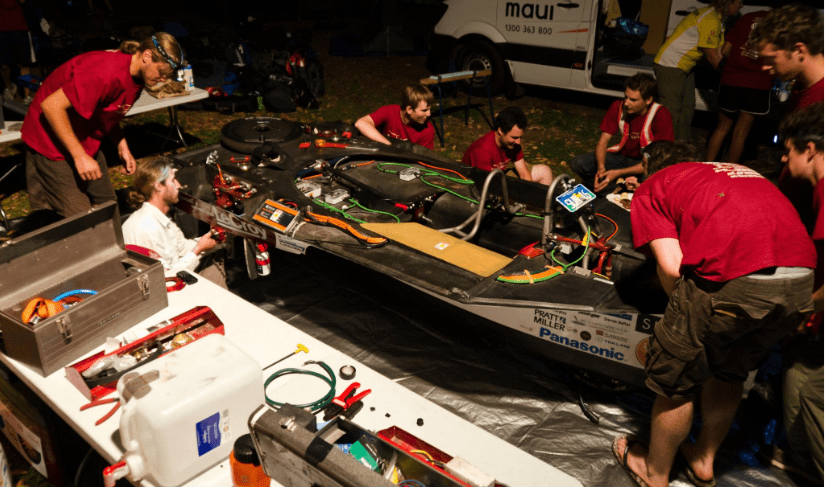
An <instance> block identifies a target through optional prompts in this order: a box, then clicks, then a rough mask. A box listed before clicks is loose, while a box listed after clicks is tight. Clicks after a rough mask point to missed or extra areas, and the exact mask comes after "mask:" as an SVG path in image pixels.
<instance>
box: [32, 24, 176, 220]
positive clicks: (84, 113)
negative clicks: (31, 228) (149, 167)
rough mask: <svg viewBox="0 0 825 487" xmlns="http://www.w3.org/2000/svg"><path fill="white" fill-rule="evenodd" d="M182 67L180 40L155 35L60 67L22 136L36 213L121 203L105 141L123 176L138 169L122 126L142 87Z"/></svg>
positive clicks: (42, 89) (40, 94)
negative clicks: (113, 148) (102, 147)
mask: <svg viewBox="0 0 825 487" xmlns="http://www.w3.org/2000/svg"><path fill="white" fill-rule="evenodd" d="M183 65H184V59H183V51H182V49H181V47H180V45H179V44H178V42H177V41H176V40H175V38H174V37H173V36H171V35H169V34H166V33H164V32H158V33H156V34H155V35H153V36H151V37H150V38H148V39H145V40H144V41H143V42H141V43H138V42H136V41H125V42H124V43H123V44H121V46H120V48H119V49H118V50H112V51H92V52H87V53H84V54H81V55H79V56H76V57H74V58H72V59H70V60H69V61H67V62H66V63H64V64H63V65H61V66H60V67H58V68H57V69H55V70H54V71H53V72H52V73H51V74H50V75H49V76H48V77H47V78H46V79H45V81H44V82H43V84H42V86H41V87H40V88H39V89H38V90H37V93H36V95H35V97H34V101H33V102H32V104H31V106H30V107H29V110H28V112H27V113H26V118H25V120H24V121H23V128H22V129H21V135H22V138H23V142H25V143H26V145H27V146H28V147H27V151H26V185H27V187H28V193H29V200H30V203H31V208H32V210H43V209H50V210H54V211H55V212H57V213H58V214H60V215H61V216H64V217H68V216H71V215H73V214H76V213H80V212H83V211H86V210H88V209H90V208H91V207H92V206H95V205H99V204H101V203H104V202H106V201H114V200H115V199H116V197H115V192H114V189H112V183H111V181H110V179H109V174H108V171H107V169H106V158H105V157H104V155H103V153H102V152H101V151H100V144H101V141H102V140H103V137H104V136H106V137H109V139H110V140H111V141H112V142H113V143H114V145H115V146H116V147H117V153H118V156H119V157H120V160H121V162H122V163H123V168H122V169H121V172H123V173H125V174H132V173H134V171H135V166H136V162H135V158H134V157H133V156H132V153H131V151H130V150H129V146H128V144H127V143H126V139H125V138H124V136H123V131H122V130H121V129H120V121H121V120H122V119H123V118H124V117H125V116H126V113H127V112H128V111H129V109H130V108H131V107H132V105H133V104H134V103H135V101H136V100H137V99H138V97H139V96H140V92H141V90H142V89H143V88H144V86H153V85H156V84H158V83H161V82H163V81H164V80H165V79H166V78H167V77H170V76H171V75H172V74H173V73H175V72H176V71H177V70H178V69H180V68H182V66H183Z"/></svg>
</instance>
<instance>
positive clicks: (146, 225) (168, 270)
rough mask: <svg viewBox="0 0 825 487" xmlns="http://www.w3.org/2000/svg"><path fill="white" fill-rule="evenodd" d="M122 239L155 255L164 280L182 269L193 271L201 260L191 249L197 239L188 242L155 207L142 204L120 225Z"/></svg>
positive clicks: (173, 223) (179, 230) (177, 228)
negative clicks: (160, 265)
mask: <svg viewBox="0 0 825 487" xmlns="http://www.w3.org/2000/svg"><path fill="white" fill-rule="evenodd" d="M123 240H124V241H125V242H126V244H127V245H139V246H141V247H146V248H147V249H151V250H154V251H155V252H157V253H158V254H159V255H160V257H161V259H160V261H161V263H162V264H163V269H164V271H165V274H166V276H167V277H170V276H174V275H175V274H176V273H177V272H179V271H182V270H187V271H194V270H195V268H196V267H197V266H198V264H199V263H200V257H199V256H198V255H195V253H194V252H192V250H193V249H194V248H195V245H197V243H198V241H197V240H196V239H187V238H186V237H184V236H183V232H182V231H181V229H180V228H179V227H178V226H177V225H176V224H175V222H173V221H172V220H171V219H170V218H169V217H167V216H166V215H164V214H163V212H161V211H160V210H159V209H158V208H157V207H155V206H154V205H151V204H149V203H143V205H142V206H141V207H140V208H139V209H138V210H137V211H135V212H134V213H132V215H131V216H130V217H129V218H128V219H127V220H126V222H124V223H123Z"/></svg>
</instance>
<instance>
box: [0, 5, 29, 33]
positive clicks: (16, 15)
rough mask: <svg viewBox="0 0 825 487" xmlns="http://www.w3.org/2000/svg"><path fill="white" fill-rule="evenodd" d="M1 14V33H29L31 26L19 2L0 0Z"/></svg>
mask: <svg viewBox="0 0 825 487" xmlns="http://www.w3.org/2000/svg"><path fill="white" fill-rule="evenodd" d="M0 12H2V14H0V32H19V31H24V32H28V30H29V26H28V24H26V18H25V17H24V16H23V7H22V6H21V5H20V2H19V1H18V0H0Z"/></svg>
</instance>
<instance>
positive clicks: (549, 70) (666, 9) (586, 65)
mask: <svg viewBox="0 0 825 487" xmlns="http://www.w3.org/2000/svg"><path fill="white" fill-rule="evenodd" d="M611 1H612V2H617V5H620V4H621V3H623V2H621V1H620V0H444V4H445V5H446V6H447V9H446V11H445V13H444V15H443V16H442V17H441V19H440V20H439V22H438V24H436V26H435V32H434V36H433V40H432V48H431V54H430V56H431V57H430V60H429V63H428V66H429V68H430V70H431V71H433V72H434V73H436V74H437V73H446V72H449V71H450V62H452V63H453V64H454V68H455V70H458V71H467V70H483V69H491V70H492V71H493V75H492V80H491V81H490V88H491V90H492V91H493V92H494V93H497V92H500V91H501V90H502V89H503V88H505V87H507V89H508V94H513V93H514V91H513V90H514V89H517V86H518V85H517V83H525V84H530V85H540V86H551V87H556V88H565V89H570V90H576V91H586V92H589V93H598V94H604V95H612V96H623V93H624V81H625V79H626V78H628V77H630V76H633V75H634V74H636V73H637V72H648V73H650V74H651V75H653V58H654V56H655V53H656V51H657V50H658V48H659V46H661V44H662V43H663V41H664V39H665V37H666V35H670V33H672V32H673V30H674V29H675V28H676V25H677V24H678V23H679V22H680V21H681V19H682V18H684V17H685V16H686V15H688V14H689V13H690V12H691V11H693V10H695V9H698V8H702V7H705V6H707V5H708V2H707V0H704V1H700V0H642V1H641V8H640V12H641V15H640V20H641V21H643V22H645V21H646V23H647V24H648V25H649V26H650V32H649V34H648V35H649V37H650V36H654V37H653V38H649V39H648V42H647V43H646V44H645V50H646V51H647V52H646V53H645V54H643V55H642V56H640V57H638V58H637V59H632V60H626V59H618V58H616V57H614V56H610V55H607V54H605V51H604V35H603V34H604V32H605V24H606V23H607V22H609V21H610V20H612V19H610V18H609V17H611V16H612V15H610V14H614V15H615V12H617V10H616V9H615V6H611V5H610V3H609V2H611ZM638 3H639V2H638V1H637V2H636V4H637V6H638ZM757 3H758V2H757ZM766 8H767V7H764V6H762V7H760V6H754V5H750V6H746V7H744V8H743V9H742V12H741V13H747V12H751V11H756V10H763V9H766ZM632 16H633V17H635V16H636V15H635V12H634V14H632ZM707 69H708V70H711V68H710V65H708V67H707ZM709 74H710V76H701V75H697V97H696V108H697V109H698V110H708V109H709V108H708V107H709V106H713V105H714V103H713V99H714V93H715V90H716V88H717V84H718V78H717V77H716V76H715V74H714V73H713V72H711V73H709ZM703 78H704V83H703ZM481 87H483V84H481V85H479V84H477V85H476V88H481Z"/></svg>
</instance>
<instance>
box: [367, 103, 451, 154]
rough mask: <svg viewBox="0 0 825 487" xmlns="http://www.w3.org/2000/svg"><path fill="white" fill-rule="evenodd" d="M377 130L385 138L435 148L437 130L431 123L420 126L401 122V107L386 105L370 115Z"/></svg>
mask: <svg viewBox="0 0 825 487" xmlns="http://www.w3.org/2000/svg"><path fill="white" fill-rule="evenodd" d="M370 117H372V121H373V122H375V128H377V129H378V131H379V132H381V134H382V135H384V136H385V137H392V138H394V139H399V140H409V141H410V142H412V143H413V144H418V145H423V146H424V147H426V148H427V149H432V148H433V140H434V138H435V129H434V128H433V126H432V125H430V124H429V123H425V124H424V125H419V124H417V123H414V122H412V123H411V124H410V125H407V124H405V123H404V122H403V121H402V120H401V107H400V106H398V105H385V106H383V107H381V108H379V109H378V110H376V111H374V112H372V113H370Z"/></svg>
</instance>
